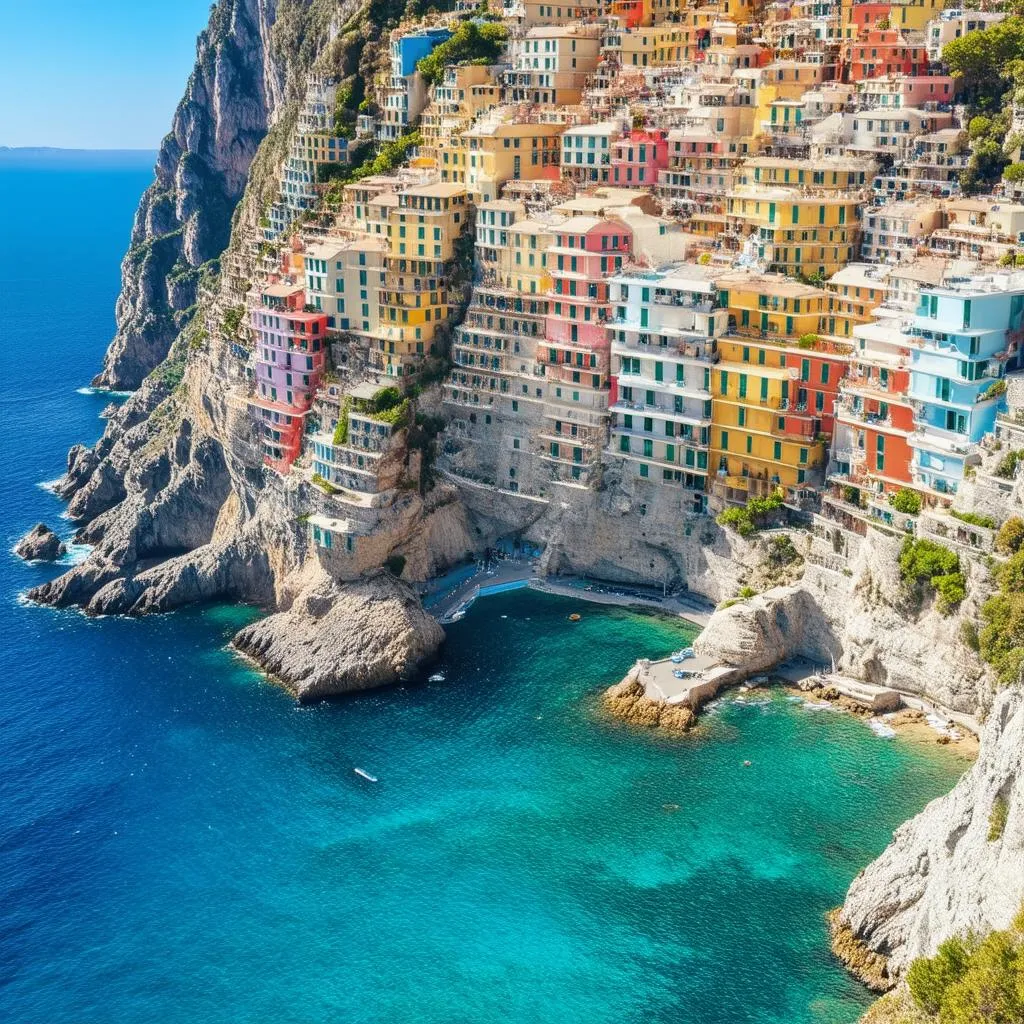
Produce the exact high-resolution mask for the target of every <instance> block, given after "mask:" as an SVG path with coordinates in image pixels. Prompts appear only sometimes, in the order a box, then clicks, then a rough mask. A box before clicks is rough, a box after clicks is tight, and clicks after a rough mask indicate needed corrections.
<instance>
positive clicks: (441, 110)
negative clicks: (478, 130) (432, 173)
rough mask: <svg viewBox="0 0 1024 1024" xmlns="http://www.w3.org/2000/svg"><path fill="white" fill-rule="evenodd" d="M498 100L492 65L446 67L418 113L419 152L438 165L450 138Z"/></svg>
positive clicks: (498, 94)
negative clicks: (420, 140)
mask: <svg viewBox="0 0 1024 1024" xmlns="http://www.w3.org/2000/svg"><path fill="white" fill-rule="evenodd" d="M500 101H501V87H500V86H499V85H498V84H497V82H496V81H495V80H494V69H493V68H492V67H488V66H485V65H480V64H458V65H454V66H449V67H447V68H445V71H444V75H443V77H442V79H441V81H440V82H439V83H438V84H437V85H436V86H434V89H433V92H432V97H431V102H430V105H429V106H428V107H427V109H426V110H424V111H423V114H422V115H421V116H420V132H421V133H422V135H423V144H422V145H421V146H420V155H421V156H423V157H425V158H427V159H430V160H433V161H434V165H435V166H439V165H440V163H441V159H440V156H441V153H442V152H443V151H444V150H445V149H446V148H447V147H448V146H449V145H450V143H451V140H452V139H453V138H454V137H455V136H456V135H458V134H459V133H460V132H461V131H463V130H464V129H465V128H468V127H469V125H470V124H472V122H473V119H474V118H475V117H476V116H477V115H478V114H480V113H482V112H483V111H485V110H488V109H490V108H491V107H494V106H497V105H498V104H499V103H500Z"/></svg>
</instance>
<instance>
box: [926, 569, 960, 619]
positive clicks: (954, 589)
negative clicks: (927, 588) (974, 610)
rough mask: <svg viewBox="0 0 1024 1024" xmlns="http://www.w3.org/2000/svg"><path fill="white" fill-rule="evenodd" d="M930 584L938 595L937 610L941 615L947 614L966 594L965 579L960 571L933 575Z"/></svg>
mask: <svg viewBox="0 0 1024 1024" xmlns="http://www.w3.org/2000/svg"><path fill="white" fill-rule="evenodd" d="M931 584H932V586H933V587H934V588H935V593H936V594H938V595H939V611H940V612H942V614H943V615H948V614H949V613H950V612H951V611H952V610H953V609H954V608H955V607H956V606H957V605H958V604H959V603H960V602H961V601H962V600H963V599H964V598H965V597H966V596H967V580H966V579H965V578H964V574H963V573H962V572H953V573H949V574H948V575H946V576H933V577H932V579H931Z"/></svg>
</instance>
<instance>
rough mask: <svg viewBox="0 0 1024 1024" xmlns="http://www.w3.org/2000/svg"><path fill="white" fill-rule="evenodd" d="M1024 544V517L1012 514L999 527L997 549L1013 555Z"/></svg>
mask: <svg viewBox="0 0 1024 1024" xmlns="http://www.w3.org/2000/svg"><path fill="white" fill-rule="evenodd" d="M1022 544H1024V519H1021V517H1020V516H1011V517H1010V518H1009V519H1007V520H1006V522H1005V523H1003V525H1002V526H1001V527H1000V528H999V532H998V533H997V534H996V551H999V552H1001V553H1002V554H1004V555H1012V554H1014V553H1016V552H1017V551H1019V550H1020V548H1021V545H1022Z"/></svg>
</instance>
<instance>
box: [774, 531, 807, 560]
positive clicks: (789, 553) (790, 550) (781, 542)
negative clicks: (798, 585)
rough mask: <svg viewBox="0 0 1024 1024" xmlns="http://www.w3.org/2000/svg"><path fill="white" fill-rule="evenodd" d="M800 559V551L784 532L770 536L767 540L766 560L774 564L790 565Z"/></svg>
mask: <svg viewBox="0 0 1024 1024" xmlns="http://www.w3.org/2000/svg"><path fill="white" fill-rule="evenodd" d="M799 560H800V552H799V551H797V549H796V547H794V545H793V541H792V540H791V539H790V538H789V536H788V535H787V534H785V533H780V534H779V535H778V536H775V537H772V539H771V540H770V541H769V542H768V561H769V562H771V564H772V565H774V566H784V565H792V564H793V563H794V562H796V561H799Z"/></svg>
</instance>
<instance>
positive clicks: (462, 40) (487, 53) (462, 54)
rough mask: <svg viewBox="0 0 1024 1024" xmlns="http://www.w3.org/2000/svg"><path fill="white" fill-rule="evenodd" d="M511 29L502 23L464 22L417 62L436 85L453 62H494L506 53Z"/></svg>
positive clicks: (421, 71)
mask: <svg viewBox="0 0 1024 1024" xmlns="http://www.w3.org/2000/svg"><path fill="white" fill-rule="evenodd" d="M506 39H508V29H507V28H505V26H504V25H502V24H496V23H491V24H485V25H478V24H476V22H472V21H467V22H463V24H461V25H460V26H459V27H458V28H457V29H456V30H455V32H454V34H453V35H452V36H451V38H449V39H446V40H445V41H444V42H443V43H440V44H439V45H437V46H435V47H434V49H433V50H432V51H431V52H430V53H428V54H427V56H426V57H424V58H422V59H421V60H420V61H418V62H417V64H416V68H417V70H418V71H419V73H420V74H421V75H422V76H423V80H424V81H425V82H426V83H427V85H435V84H436V83H437V82H439V81H440V80H441V77H442V75H444V70H445V68H446V67H447V66H448V65H450V64H469V63H473V64H492V63H493V62H494V61H496V60H497V59H498V58H499V57H500V56H501V53H502V50H503V49H504V46H505V40H506Z"/></svg>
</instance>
